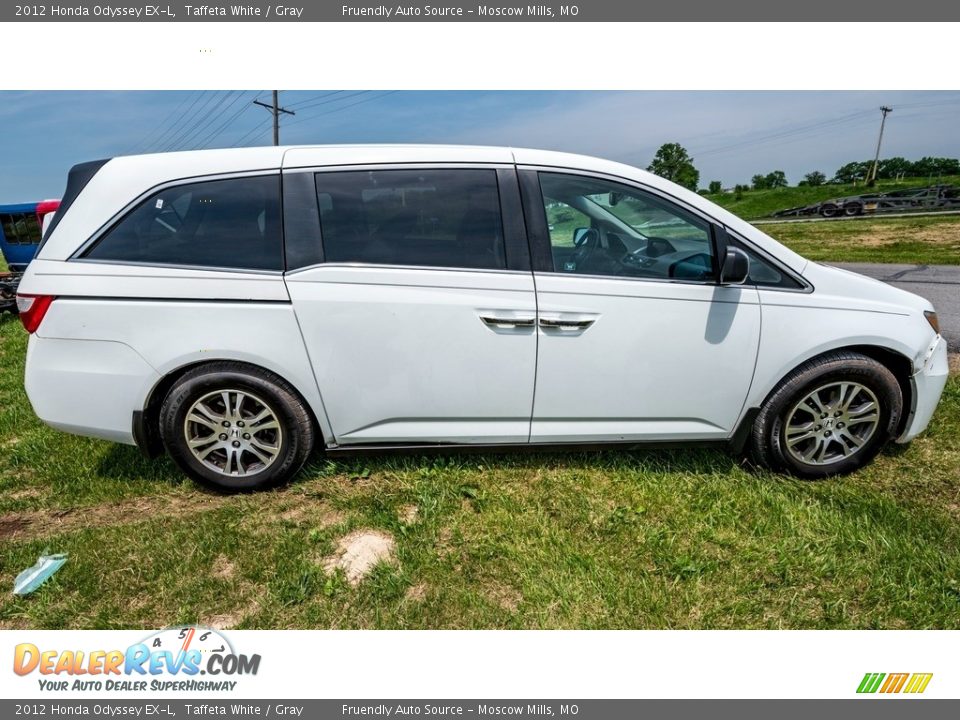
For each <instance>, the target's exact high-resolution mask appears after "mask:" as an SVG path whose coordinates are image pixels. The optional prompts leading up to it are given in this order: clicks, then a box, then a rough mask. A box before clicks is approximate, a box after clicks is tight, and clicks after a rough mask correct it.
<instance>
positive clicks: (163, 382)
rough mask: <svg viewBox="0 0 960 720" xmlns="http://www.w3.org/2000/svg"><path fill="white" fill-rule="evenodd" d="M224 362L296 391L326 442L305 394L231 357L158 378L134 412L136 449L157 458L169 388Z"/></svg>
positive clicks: (188, 365) (196, 363) (201, 362)
mask: <svg viewBox="0 0 960 720" xmlns="http://www.w3.org/2000/svg"><path fill="white" fill-rule="evenodd" d="M224 361H228V362H231V363H235V364H237V365H243V366H246V367H248V368H251V369H256V370H260V371H263V372H268V373H270V374H272V375H276V376H277V377H279V378H281V379H282V380H283V381H284V382H286V383H287V384H288V385H290V387H291V388H293V390H294V392H296V394H297V396H298V397H299V399H300V401H301V402H302V403H303V406H304V407H305V408H307V412H309V414H310V421H311V422H312V423H313V429H314V432H316V433H317V435H319V436H320V437H321V438H324V440H325V441H326V439H327V438H326V437H325V432H324V428H323V425H322V424H321V423H320V422H319V420H318V418H317V412H316V410H315V409H314V407H313V406H312V405H311V404H310V402H309V401H308V400H307V398H306V396H305V394H304V393H303V392H302V391H301V390H300V388H298V387H297V385H296V384H295V383H293V382H290V380H289V379H288V378H286V377H284V376H283V375H282V374H280V373H278V372H277V371H276V370H273V369H271V368H268V367H264V366H263V365H258V364H257V363H252V362H248V361H245V360H234V359H232V358H205V359H203V360H196V361H194V362H189V363H185V364H183V365H180V366H178V367H176V368H174V369H172V370H170V371H169V372H167V374H165V375H164V376H163V377H161V378H160V380H158V381H157V382H156V383H154V385H153V387H152V388H150V391H149V392H148V393H147V397H146V399H145V400H144V403H143V407H142V408H141V409H140V410H135V411H134V412H133V439H134V441H135V442H136V444H137V447H138V448H139V449H140V451H141V452H142V453H143V454H144V455H146V456H147V457H151V458H152V457H158V456H160V455H162V454H163V453H164V447H163V441H162V440H161V438H160V407H161V406H162V405H163V401H164V399H165V398H166V397H167V393H169V392H170V390H171V388H173V386H174V385H176V383H177V381H178V380H180V378H182V377H183V376H184V375H186V374H187V373H188V372H190V371H191V370H196V369H197V368H200V367H203V366H204V365H211V364H214V363H218V362H224Z"/></svg>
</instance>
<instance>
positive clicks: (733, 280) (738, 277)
mask: <svg viewBox="0 0 960 720" xmlns="http://www.w3.org/2000/svg"><path fill="white" fill-rule="evenodd" d="M749 275H750V258H748V257H747V254H746V253H745V252H744V251H743V250H741V249H740V248H735V247H729V246H728V247H727V249H726V253H725V254H724V256H723V263H722V264H721V265H720V284H721V285H742V284H743V283H745V282H746V281H747V277H748V276H749Z"/></svg>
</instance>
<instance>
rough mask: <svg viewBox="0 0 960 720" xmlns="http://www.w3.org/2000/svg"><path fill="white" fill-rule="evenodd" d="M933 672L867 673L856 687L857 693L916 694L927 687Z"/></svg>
mask: <svg viewBox="0 0 960 720" xmlns="http://www.w3.org/2000/svg"><path fill="white" fill-rule="evenodd" d="M932 678H933V673H889V674H888V673H867V674H866V675H864V676H863V680H861V681H860V685H859V686H858V687H857V692H858V693H883V694H887V695H889V694H892V693H908V694H918V693H922V692H923V691H924V690H926V689H927V685H929V684H930V680H931V679H932Z"/></svg>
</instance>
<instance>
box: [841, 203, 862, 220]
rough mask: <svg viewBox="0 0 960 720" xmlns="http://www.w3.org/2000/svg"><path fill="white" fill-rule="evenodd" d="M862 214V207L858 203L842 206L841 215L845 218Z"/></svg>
mask: <svg viewBox="0 0 960 720" xmlns="http://www.w3.org/2000/svg"><path fill="white" fill-rule="evenodd" d="M862 212H863V205H861V204H860V203H847V204H846V205H844V206H843V214H844V215H846V216H847V217H854V216H855V215H859V214H860V213H862Z"/></svg>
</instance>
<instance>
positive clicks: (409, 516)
mask: <svg viewBox="0 0 960 720" xmlns="http://www.w3.org/2000/svg"><path fill="white" fill-rule="evenodd" d="M397 515H398V517H399V518H400V522H402V523H403V524H404V525H416V524H417V522H418V521H419V520H420V508H418V507H417V506H416V505H403V506H401V507H400V509H399V510H398V512H397Z"/></svg>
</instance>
